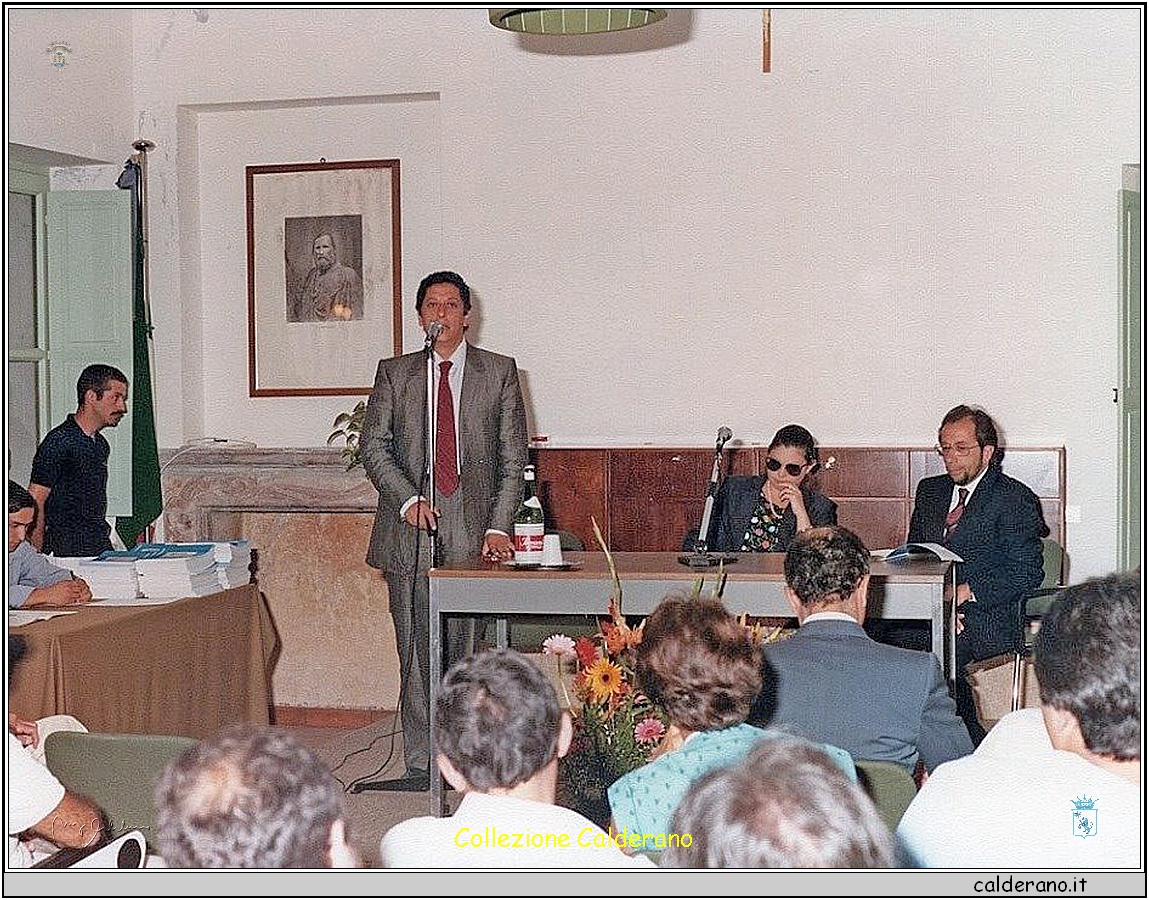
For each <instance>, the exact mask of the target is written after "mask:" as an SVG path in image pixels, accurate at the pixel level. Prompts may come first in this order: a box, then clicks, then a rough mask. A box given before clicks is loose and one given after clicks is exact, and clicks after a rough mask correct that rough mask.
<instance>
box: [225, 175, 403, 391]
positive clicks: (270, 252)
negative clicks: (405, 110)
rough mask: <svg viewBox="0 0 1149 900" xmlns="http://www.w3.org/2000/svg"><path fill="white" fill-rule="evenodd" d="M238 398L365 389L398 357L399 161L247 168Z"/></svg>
mask: <svg viewBox="0 0 1149 900" xmlns="http://www.w3.org/2000/svg"><path fill="white" fill-rule="evenodd" d="M246 182H247V310H248V313H247V335H248V394H249V395H250V396H252V397H299V396H322V395H342V394H370V393H371V385H372V382H373V381H374V377H375V367H376V364H377V363H378V361H379V357H380V356H385V355H387V353H389V352H391V353H394V355H396V356H398V355H400V354H401V353H402V352H403V330H402V297H401V293H402V272H401V263H400V260H401V252H400V242H399V160H397V159H374V160H354V161H347V162H330V163H329V162H318V163H297V164H291V165H269V166H247V168H246Z"/></svg>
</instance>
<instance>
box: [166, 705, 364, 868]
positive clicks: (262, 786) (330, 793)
mask: <svg viewBox="0 0 1149 900" xmlns="http://www.w3.org/2000/svg"><path fill="white" fill-rule="evenodd" d="M156 809H157V813H158V821H157V826H158V827H157V839H158V843H159V852H160V855H161V856H162V857H163V859H164V861H165V862H166V863H167V864H168V865H169V866H171V867H173V868H181V869H229V868H230V869H240V868H241V869H289V868H313V869H318V868H329V867H350V866H353V865H355V858H354V854H353V852H352V851H351V849H350V848H349V847H348V845H347V838H346V833H345V825H344V822H345V816H344V812H343V795H342V793H341V792H340V789H339V785H338V783H337V782H336V781H335V778H334V776H333V775H332V774H331V772H330V771H328V770H327V768H326V767H325V766H324V765H323V764H322V763H321V762H320V761H319V760H318V759H317V758H316V757H315V756H314V754H312V753H311V751H310V750H308V749H307V748H306V747H304V746H303V745H302V744H300V743H299V742H298V741H296V740H295V739H294V738H293V737H291V736H290V735H289V734H288V733H287V732H285V731H283V730H281V729H277V728H255V727H251V726H233V727H230V728H227V729H225V730H223V731H221V732H220V733H219V734H217V735H216V736H215V737H212V738H209V739H207V740H204V741H201V742H200V743H199V744H197V745H196V746H195V747H192V748H190V749H188V750H186V751H184V753H182V754H180V755H179V756H178V757H176V759H174V760H173V761H172V762H171V763H169V764H168V767H167V769H166V770H165V772H164V774H163V776H162V777H161V778H160V782H159V785H158V787H157V788H156Z"/></svg>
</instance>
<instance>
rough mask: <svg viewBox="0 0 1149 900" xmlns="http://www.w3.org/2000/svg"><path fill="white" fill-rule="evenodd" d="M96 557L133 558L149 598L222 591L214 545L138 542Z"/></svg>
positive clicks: (103, 558)
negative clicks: (131, 546) (217, 572)
mask: <svg viewBox="0 0 1149 900" xmlns="http://www.w3.org/2000/svg"><path fill="white" fill-rule="evenodd" d="M96 559H97V560H99V561H108V560H132V562H133V563H134V564H135V567H136V572H137V574H138V576H139V579H140V593H141V594H142V595H143V596H145V597H192V596H194V597H202V596H203V595H205V594H214V593H215V592H216V591H218V590H219V578H217V577H216V574H215V557H214V555H213V552H212V545H211V544H138V545H137V546H135V547H133V548H132V549H131V550H108V551H105V552H104V553H101V554H100V555H99V556H98V557H96Z"/></svg>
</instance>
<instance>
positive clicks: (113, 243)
mask: <svg viewBox="0 0 1149 900" xmlns="http://www.w3.org/2000/svg"><path fill="white" fill-rule="evenodd" d="M46 200H47V203H46V213H45V226H46V232H47V248H46V254H45V255H46V256H47V260H48V267H47V268H48V287H47V304H46V306H47V335H46V338H47V341H46V347H47V352H48V385H47V389H48V409H49V417H50V421H49V422H48V423H46V428H45V430H47V428H52V427H55V426H56V425H58V424H59V423H60V422H62V421H63V420H64V418H65V417H66V416H67V415H68V413H70V412H75V410H76V379H77V378H79V376H80V372H81V371H83V369H84V367H85V366H87V365H89V364H91V363H107V364H108V365H112V366H116V367H117V368H118V369H120V370H121V371H123V373H124V374H125V375H126V376H127V377H128V383H129V384H131V381H132V238H131V197H130V195H129V193H128V192H127V191H58V192H49V193H48V195H47V197H46ZM129 408H130V398H129ZM102 433H103V435H104V437H105V438H107V440H108V443H109V444H110V445H111V447H112V455H111V457H110V458H109V460H108V515H109V516H117V515H119V516H126V515H129V514H130V513H131V511H132V471H131V466H132V417H131V416H130V415H128V416H125V417H124V418H123V419H122V420H121V422H120V424H119V425H118V426H117V427H115V428H105V429H104V431H103V432H102Z"/></svg>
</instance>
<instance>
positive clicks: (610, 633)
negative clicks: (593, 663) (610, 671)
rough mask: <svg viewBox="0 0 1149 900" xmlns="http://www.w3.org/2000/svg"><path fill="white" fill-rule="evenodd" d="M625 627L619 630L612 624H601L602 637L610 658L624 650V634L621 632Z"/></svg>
mask: <svg viewBox="0 0 1149 900" xmlns="http://www.w3.org/2000/svg"><path fill="white" fill-rule="evenodd" d="M623 628H626V626H625V625H623V626H622V628H620V627H619V626H618V625H615V624H614V623H613V622H603V623H602V636H603V638H604V639H605V640H606V652H607V653H609V654H610V655H611V656H615V655H617V654H619V653H621V652H622V651H623V650H625V649H626V634H625V633H624V632H623V630H622V629H623Z"/></svg>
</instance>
